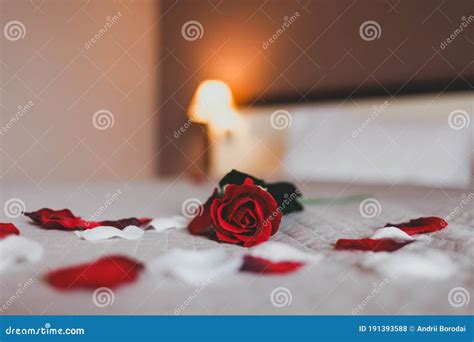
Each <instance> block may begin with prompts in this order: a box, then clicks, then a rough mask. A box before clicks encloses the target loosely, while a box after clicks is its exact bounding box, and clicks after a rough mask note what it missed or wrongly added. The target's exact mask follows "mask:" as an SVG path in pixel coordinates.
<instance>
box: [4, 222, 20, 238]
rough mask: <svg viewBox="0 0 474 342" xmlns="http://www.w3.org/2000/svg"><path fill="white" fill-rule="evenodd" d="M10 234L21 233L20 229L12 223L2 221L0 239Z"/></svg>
mask: <svg viewBox="0 0 474 342" xmlns="http://www.w3.org/2000/svg"><path fill="white" fill-rule="evenodd" d="M9 235H20V231H19V230H18V228H17V227H15V225H14V224H12V223H0V239H3V238H5V237H7V236H9Z"/></svg>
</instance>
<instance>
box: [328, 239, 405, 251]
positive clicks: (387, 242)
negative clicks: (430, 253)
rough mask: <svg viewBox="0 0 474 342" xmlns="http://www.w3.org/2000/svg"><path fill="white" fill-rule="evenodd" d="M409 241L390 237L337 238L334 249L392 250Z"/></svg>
mask: <svg viewBox="0 0 474 342" xmlns="http://www.w3.org/2000/svg"><path fill="white" fill-rule="evenodd" d="M410 242H411V241H396V240H392V239H339V240H337V241H336V245H335V247H334V248H335V249H342V250H345V249H355V250H361V251H372V252H393V251H396V250H397V249H400V248H402V247H403V246H405V245H407V244H409V243H410Z"/></svg>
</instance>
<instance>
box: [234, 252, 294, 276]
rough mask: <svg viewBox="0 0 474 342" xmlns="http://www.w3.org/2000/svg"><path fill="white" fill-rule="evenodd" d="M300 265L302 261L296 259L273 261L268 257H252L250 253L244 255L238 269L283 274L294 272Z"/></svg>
mask: <svg viewBox="0 0 474 342" xmlns="http://www.w3.org/2000/svg"><path fill="white" fill-rule="evenodd" d="M302 266H303V263H302V262H297V261H280V262H273V261H270V260H268V259H264V258H259V257H254V256H252V255H246V256H244V263H243V265H242V267H241V268H240V270H241V271H244V272H254V273H265V274H270V273H273V274H285V273H290V272H294V271H296V270H298V269H299V268H300V267H302Z"/></svg>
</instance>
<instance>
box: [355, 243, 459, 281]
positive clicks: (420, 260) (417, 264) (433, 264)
mask: <svg viewBox="0 0 474 342" xmlns="http://www.w3.org/2000/svg"><path fill="white" fill-rule="evenodd" d="M362 267H363V268H365V269H369V270H375V271H377V272H379V273H381V274H383V275H385V276H387V277H389V279H390V281H392V279H395V280H397V278H398V280H400V281H403V282H404V283H405V282H406V281H407V280H409V279H408V278H432V279H440V280H441V279H447V278H449V277H450V276H451V275H452V274H453V273H454V272H455V271H456V269H457V266H456V264H454V262H453V261H452V260H451V259H450V258H449V256H448V255H446V254H444V253H442V252H438V251H434V250H427V251H423V252H422V253H420V252H417V253H412V252H406V251H400V252H397V253H393V254H389V253H377V254H375V253H374V254H369V255H367V256H366V258H365V260H364V261H363V262H362Z"/></svg>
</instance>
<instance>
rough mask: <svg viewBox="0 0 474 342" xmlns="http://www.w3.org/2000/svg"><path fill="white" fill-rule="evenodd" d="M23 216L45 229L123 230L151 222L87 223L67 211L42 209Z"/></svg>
mask: <svg viewBox="0 0 474 342" xmlns="http://www.w3.org/2000/svg"><path fill="white" fill-rule="evenodd" d="M25 216H28V217H29V218H31V219H32V220H33V221H34V222H36V223H37V224H39V225H41V227H42V228H46V229H59V230H85V229H92V228H96V227H99V226H112V227H115V228H119V229H123V228H125V227H127V226H142V225H145V224H147V223H149V222H150V221H151V219H149V218H135V217H131V218H126V219H120V220H114V221H97V222H96V221H87V220H83V219H82V218H81V217H79V216H75V215H74V214H73V213H72V212H71V211H70V210H69V209H62V210H53V209H49V208H43V209H40V210H37V211H33V212H26V213H25Z"/></svg>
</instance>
